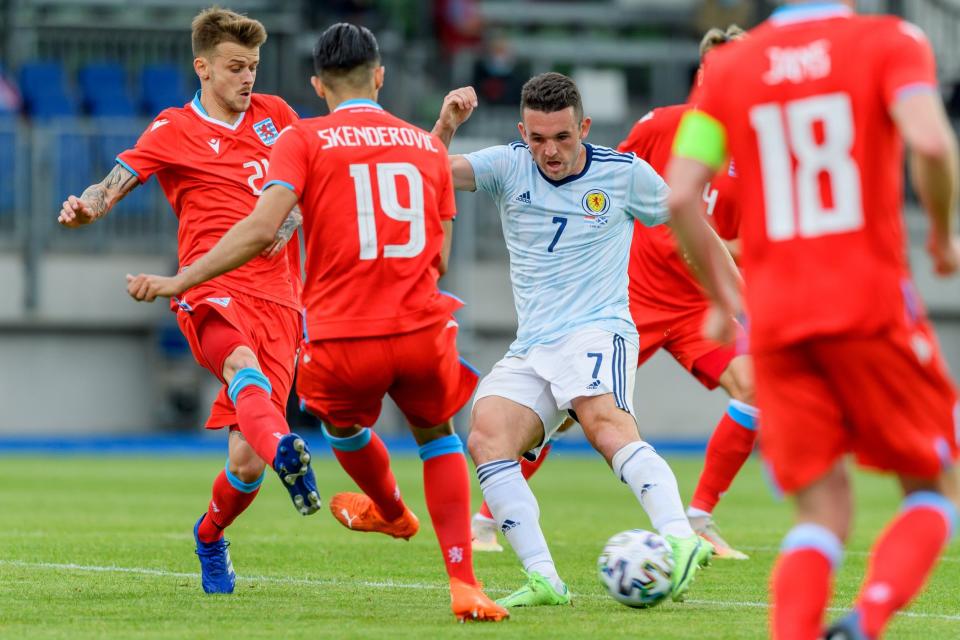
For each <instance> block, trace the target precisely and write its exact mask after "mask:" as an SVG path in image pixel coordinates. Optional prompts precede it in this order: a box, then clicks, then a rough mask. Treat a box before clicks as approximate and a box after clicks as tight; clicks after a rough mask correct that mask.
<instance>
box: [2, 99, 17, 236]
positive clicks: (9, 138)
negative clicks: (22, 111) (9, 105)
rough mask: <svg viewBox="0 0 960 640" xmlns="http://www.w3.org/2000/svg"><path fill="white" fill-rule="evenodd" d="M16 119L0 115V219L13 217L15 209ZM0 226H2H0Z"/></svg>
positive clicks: (7, 114) (4, 114)
mask: <svg viewBox="0 0 960 640" xmlns="http://www.w3.org/2000/svg"><path fill="white" fill-rule="evenodd" d="M16 130H17V119H16V116H15V115H12V114H9V113H6V112H4V113H0V175H2V176H5V178H4V179H3V180H0V218H2V217H4V216H9V215H13V212H14V210H15V209H16V202H15V200H14V192H15V190H16V188H17V186H18V185H17V179H16V178H17V172H16V163H17V134H16ZM0 226H3V225H2V224H0Z"/></svg>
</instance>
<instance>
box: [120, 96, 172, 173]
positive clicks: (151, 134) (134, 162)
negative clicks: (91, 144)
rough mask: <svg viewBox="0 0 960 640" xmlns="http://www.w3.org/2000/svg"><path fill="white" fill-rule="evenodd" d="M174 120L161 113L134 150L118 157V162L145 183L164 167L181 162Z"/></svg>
mask: <svg viewBox="0 0 960 640" xmlns="http://www.w3.org/2000/svg"><path fill="white" fill-rule="evenodd" d="M171 121H172V118H171V117H168V116H167V114H166V113H165V112H161V113H160V115H158V116H157V117H156V119H155V120H154V121H153V122H151V123H150V126H148V127H147V129H146V131H144V132H143V133H142V134H140V139H139V140H137V144H136V145H135V146H134V147H133V149H127V150H126V151H124V152H123V153H121V154H120V155H118V156H117V162H118V163H119V164H121V165H123V167H124V168H126V169H127V170H128V171H131V172H132V173H133V174H134V175H135V176H137V179H138V180H139V181H140V182H141V183H143V182H146V181H147V180H149V179H150V176H152V175H153V174H155V173H157V172H158V171H160V170H161V169H163V168H164V167H166V166H168V165H171V164H176V163H177V162H179V161H180V160H181V158H180V157H179V156H180V148H179V147H180V141H179V137H178V136H177V130H176V128H175V125H173V124H172V123H171Z"/></svg>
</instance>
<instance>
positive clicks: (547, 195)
mask: <svg viewBox="0 0 960 640" xmlns="http://www.w3.org/2000/svg"><path fill="white" fill-rule="evenodd" d="M584 146H585V147H586V153H587V160H586V164H585V165H584V167H583V171H581V172H580V173H579V174H576V175H572V176H568V177H567V178H564V179H563V180H551V179H549V178H547V177H546V176H545V175H544V174H543V173H542V172H541V171H540V168H539V167H538V166H537V164H536V163H535V162H534V161H533V156H532V155H531V154H530V150H529V149H528V147H527V145H526V144H524V143H522V142H513V143H510V144H509V145H501V146H495V147H489V148H487V149H483V150H481V151H477V152H474V153H469V154H466V155H465V156H464V157H465V158H466V159H467V160H468V161H469V162H470V165H471V166H472V167H473V172H474V176H475V178H476V184H477V188H478V189H480V190H482V191H486V192H487V193H489V194H490V195H491V196H492V197H493V199H494V201H495V202H496V203H497V208H498V209H499V211H500V219H501V223H502V224H503V236H504V238H505V239H506V242H507V250H508V251H509V253H510V280H511V282H512V284H513V297H514V303H515V304H516V307H517V317H518V319H519V326H518V328H517V339H516V340H515V341H514V342H513V344H512V345H510V350H509V351H508V352H507V355H508V356H510V355H520V354H523V353H526V352H527V350H528V349H530V348H531V347H532V346H534V345H538V344H544V343H547V342H550V341H552V340H556V339H558V338H560V337H562V336H565V335H567V334H569V333H571V332H572V331H575V330H577V329H579V328H583V327H591V328H598V329H605V330H607V331H610V332H612V333H616V334H619V335H621V336H623V337H624V338H625V339H627V340H630V341H631V342H632V343H633V344H635V345H636V344H637V342H638V337H637V329H636V327H635V326H634V324H633V320H632V319H631V317H630V308H629V298H628V294H627V284H628V276H627V264H628V262H629V259H630V241H631V239H632V237H633V223H634V219H637V220H640V222H641V223H643V224H645V225H647V226H655V225H658V224H661V223H663V222H665V221H666V220H667V219H668V218H669V212H668V210H667V194H668V192H669V191H668V188H667V185H666V183H665V182H664V181H663V179H662V178H661V177H660V176H659V175H658V174H657V172H656V171H654V170H653V169H652V168H651V167H650V165H648V164H647V163H646V162H644V161H643V160H640V159H639V158H637V157H636V156H635V155H633V154H624V153H619V152H617V151H614V150H613V149H610V148H607V147H600V146H596V145H591V144H584Z"/></svg>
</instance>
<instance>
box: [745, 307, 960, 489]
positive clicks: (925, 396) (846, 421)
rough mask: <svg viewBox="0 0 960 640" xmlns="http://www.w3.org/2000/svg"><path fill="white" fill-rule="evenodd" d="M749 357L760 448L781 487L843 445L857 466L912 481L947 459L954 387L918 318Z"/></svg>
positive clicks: (803, 482) (820, 467)
mask: <svg viewBox="0 0 960 640" xmlns="http://www.w3.org/2000/svg"><path fill="white" fill-rule="evenodd" d="M753 360H754V369H755V371H756V393H757V406H758V407H759V408H760V415H761V422H762V428H761V429H760V444H761V451H762V453H763V457H764V459H765V461H766V463H767V466H768V468H769V469H770V471H771V472H772V475H773V479H774V480H775V481H776V483H777V484H778V485H779V486H780V488H781V489H783V490H784V491H785V492H788V493H790V492H795V491H797V490H799V489H802V488H804V487H806V486H808V485H809V484H811V483H812V482H813V481H815V480H817V479H818V478H820V477H821V476H822V475H823V474H824V473H826V472H827V471H829V470H830V469H831V468H832V467H833V466H834V465H835V464H836V462H837V460H838V459H839V458H840V457H841V456H843V455H844V454H846V453H848V452H852V453H853V454H854V455H855V456H856V458H857V461H858V462H859V463H860V464H862V465H864V466H867V467H872V468H874V469H879V470H883V471H890V472H894V473H897V474H903V475H909V476H915V477H920V478H934V477H936V476H937V475H939V474H940V472H941V471H942V470H943V469H945V468H946V467H949V466H950V465H952V464H953V462H954V461H955V460H956V458H957V440H956V426H955V419H956V418H955V414H954V411H955V410H956V405H957V396H956V391H955V389H954V387H953V385H952V383H951V381H950V378H949V377H948V375H947V370H946V366H945V365H944V362H943V359H942V357H941V355H940V350H939V347H938V345H937V341H936V336H935V335H934V333H933V331H932V329H931V327H930V326H929V324H927V323H926V322H923V323H919V324H917V325H914V326H913V327H912V328H907V327H906V326H904V327H898V328H896V329H892V330H890V331H889V332H887V333H885V334H883V335H877V336H870V337H854V336H850V337H833V338H819V339H813V340H809V341H806V342H802V343H799V344H797V345H793V346H790V347H787V348H784V349H779V350H776V351H772V352H768V353H754V354H753Z"/></svg>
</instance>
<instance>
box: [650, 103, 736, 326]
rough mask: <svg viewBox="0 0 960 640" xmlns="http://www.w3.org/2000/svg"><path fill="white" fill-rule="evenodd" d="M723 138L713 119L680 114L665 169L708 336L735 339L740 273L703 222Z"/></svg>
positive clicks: (678, 234) (673, 213)
mask: <svg viewBox="0 0 960 640" xmlns="http://www.w3.org/2000/svg"><path fill="white" fill-rule="evenodd" d="M726 153H727V152H726V134H725V132H724V130H723V125H721V124H720V123H719V122H718V121H717V120H715V119H714V118H712V117H710V116H709V115H707V114H705V113H702V112H699V111H691V112H689V113H687V114H686V115H684V118H683V121H682V122H681V124H680V128H679V130H678V131H677V137H676V140H675V142H674V147H673V159H672V160H671V161H670V164H669V165H668V167H667V184H668V185H670V195H669V197H668V199H667V203H668V206H669V208H670V216H671V220H672V222H671V227H672V229H673V231H674V233H675V235H676V237H677V241H678V242H679V244H680V247H681V249H682V250H683V253H684V256H685V257H686V258H687V260H688V262H689V263H690V264H691V265H692V266H693V268H694V272H695V274H696V276H697V278H698V279H699V280H700V282H701V284H702V285H703V288H704V290H705V291H706V293H707V295H708V296H709V297H710V299H711V301H712V302H713V305H714V309H713V312H712V313H711V316H710V318H709V322H710V326H709V327H708V332H709V333H710V337H712V338H714V339H716V340H720V341H724V342H726V341H729V340H732V339H733V338H734V337H735V325H734V322H733V318H734V316H736V315H737V314H738V313H739V311H740V275H739V272H738V271H737V268H736V265H735V264H734V263H733V260H732V258H731V257H730V253H729V252H728V251H727V250H726V247H724V246H723V242H722V241H721V240H720V237H719V236H718V235H717V234H716V232H715V231H714V230H713V229H712V228H711V227H710V225H709V224H707V221H706V220H705V219H704V218H703V213H702V211H703V189H704V187H705V186H706V184H707V182H709V181H710V179H711V178H712V177H713V176H714V174H715V173H716V172H717V170H718V169H720V167H722V166H723V162H724V161H725V159H726Z"/></svg>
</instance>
